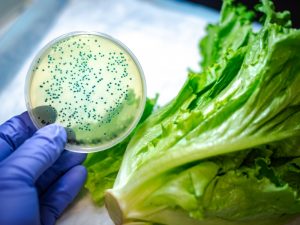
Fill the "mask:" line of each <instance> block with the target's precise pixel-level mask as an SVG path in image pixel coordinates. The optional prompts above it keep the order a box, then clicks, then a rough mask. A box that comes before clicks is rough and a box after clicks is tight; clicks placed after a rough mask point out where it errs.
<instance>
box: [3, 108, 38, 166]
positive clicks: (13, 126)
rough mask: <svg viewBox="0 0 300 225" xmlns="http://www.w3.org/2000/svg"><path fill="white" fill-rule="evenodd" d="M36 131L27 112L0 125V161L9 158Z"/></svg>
mask: <svg viewBox="0 0 300 225" xmlns="http://www.w3.org/2000/svg"><path fill="white" fill-rule="evenodd" d="M35 131H36V128H35V126H34V125H33V123H32V122H31V120H30V118H29V115H28V113H27V112H24V113H22V114H21V115H18V116H15V117H12V118H11V119H10V120H8V121H6V122H5V123H4V124H2V125H0V161H1V160H3V159H5V158H6V157H7V156H9V155H10V154H11V153H12V152H13V151H14V150H15V149H16V148H18V147H19V146H20V145H21V144H23V142H24V141H25V140H26V139H28V138H30V137H31V136H32V135H33V133H34V132H35Z"/></svg>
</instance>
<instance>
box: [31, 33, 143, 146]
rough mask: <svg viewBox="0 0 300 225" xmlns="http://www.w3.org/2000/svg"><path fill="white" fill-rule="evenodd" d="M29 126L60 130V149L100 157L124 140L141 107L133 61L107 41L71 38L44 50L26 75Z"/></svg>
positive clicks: (86, 36)
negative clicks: (64, 135) (64, 142)
mask: <svg viewBox="0 0 300 225" xmlns="http://www.w3.org/2000/svg"><path fill="white" fill-rule="evenodd" d="M25 96H26V105H27V109H28V111H29V115H30V117H31V119H32V121H33V123H34V124H35V125H36V126H37V127H38V128H40V127H43V126H46V125H48V124H51V123H57V124H60V125H62V126H64V127H65V128H66V130H67V134H68V143H67V146H66V149H68V150H71V151H78V152H94V151H101V150H105V149H108V148H110V147H112V146H113V145H115V144H117V143H119V142H120V141H122V140H123V139H124V138H125V137H127V136H128V135H129V134H130V132H131V131H132V129H133V128H134V127H135V126H136V125H137V123H138V121H139V119H140V117H141V115H142V113H143V110H144V106H145V100H146V85H145V79H144V76H143V72H142V69H141V67H140V65H139V63H138V61H137V59H136V58H135V57H134V55H133V54H132V53H131V52H130V51H129V49H128V48H126V47H125V46H124V45H123V44H122V43H120V42H119V41H117V40H115V39H113V38H112V37H110V36H107V35H104V34H100V33H93V32H73V33H70V34H66V35H63V36H61V37H58V38H57V39H55V40H53V41H52V42H50V43H49V44H47V45H46V46H45V47H44V48H43V49H42V50H41V51H40V52H39V54H38V55H37V56H36V58H35V59H34V61H33V62H32V64H31V67H30V69H29V71H28V74H27V80H26V87H25Z"/></svg>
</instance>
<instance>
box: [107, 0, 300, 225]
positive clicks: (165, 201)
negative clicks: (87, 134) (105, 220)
mask: <svg viewBox="0 0 300 225" xmlns="http://www.w3.org/2000/svg"><path fill="white" fill-rule="evenodd" d="M258 9H259V10H260V11H262V12H264V13H265V17H264V25H263V27H262V28H261V29H260V30H259V31H258V32H254V31H252V29H251V26H252V25H251V19H252V15H253V14H252V13H251V12H248V11H246V9H245V8H244V7H243V6H236V5H235V4H234V2H233V1H230V0H226V1H224V6H223V9H222V14H221V21H220V23H219V24H217V25H213V26H210V28H208V35H207V37H206V38H205V39H204V40H203V41H202V42H201V44H200V47H201V52H202V53H203V57H204V59H203V61H202V67H203V70H202V71H201V72H199V73H197V72H190V74H189V76H188V79H187V81H186V83H185V84H184V86H183V88H182V89H181V91H180V92H179V94H178V95H177V97H175V98H174V99H173V100H172V101H171V102H170V103H169V104H167V105H166V106H165V107H162V108H161V109H159V110H158V111H156V112H155V113H154V114H152V115H151V116H150V117H149V118H147V119H146V120H145V121H144V122H143V123H142V124H141V126H140V127H139V128H138V130H137V131H136V132H135V134H134V135H133V136H132V137H131V140H130V142H129V144H128V146H127V149H126V152H125V155H124V158H123V161H122V165H121V168H120V170H119V172H118V176H117V179H116V181H115V183H114V186H113V188H112V189H110V190H108V191H107V192H106V197H105V201H106V205H107V208H108V211H109V213H110V215H111V218H112V219H113V220H114V221H115V223H116V224H170V225H182V224H200V225H201V224H203V225H204V224H205V225H210V224H211V225H218V224H219V225H225V224H228V225H234V224H236V225H237V224H239V225H252V224H253V225H254V224H261V225H271V224H272V225H273V224H284V222H286V221H287V220H289V219H291V218H292V217H294V216H295V215H297V214H299V213H300V198H299V186H300V183H299V182H300V181H299V179H297V175H298V169H299V168H298V156H299V155H298V153H296V152H295V149H297V148H298V149H299V147H297V144H298V143H299V141H297V140H299V136H300V88H299V87H300V55H299V50H300V31H299V30H295V29H292V28H291V27H290V21H289V20H288V13H286V12H283V13H276V12H274V7H273V4H272V3H271V2H270V1H268V0H263V1H262V4H261V5H260V6H259V7H258Z"/></svg>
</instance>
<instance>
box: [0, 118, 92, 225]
mask: <svg viewBox="0 0 300 225" xmlns="http://www.w3.org/2000/svg"><path fill="white" fill-rule="evenodd" d="M65 143H66V132H65V130H64V128H62V127H60V126H58V125H54V124H52V125H49V126H46V127H44V128H42V129H40V130H38V131H36V129H35V127H34V125H33V124H32V123H31V120H30V118H29V116H28V114H27V113H23V114H21V115H20V116H16V117H14V118H12V119H10V120H9V121H7V122H6V123H4V124H3V125H1V126H0V225H19V224H20V225H21V224H22V225H27V224H28V225H37V224H44V225H52V224H54V223H55V222H56V219H57V218H58V217H59V216H60V215H61V214H62V212H63V211H64V209H65V208H66V207H67V206H68V205H69V204H70V202H72V200H73V199H74V198H75V196H76V195H77V193H78V192H79V191H80V189H81V187H82V185H83V184H84V182H85V179H86V169H85V168H84V167H83V166H81V165H79V164H80V163H82V162H83V160H84V159H85V157H86V155H85V154H78V153H73V152H69V151H64V146H65Z"/></svg>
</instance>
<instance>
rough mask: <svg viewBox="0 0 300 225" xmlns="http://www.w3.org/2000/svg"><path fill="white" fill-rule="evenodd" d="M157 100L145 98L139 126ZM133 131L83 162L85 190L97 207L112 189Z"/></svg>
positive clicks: (91, 154) (90, 155)
mask: <svg viewBox="0 0 300 225" xmlns="http://www.w3.org/2000/svg"><path fill="white" fill-rule="evenodd" d="M157 98H158V96H156V97H155V98H153V99H149V98H147V100H146V105H145V109H144V113H143V115H142V118H141V119H140V121H139V124H140V123H142V122H143V121H144V120H145V119H146V118H147V117H149V116H150V114H151V113H152V111H153V109H154V107H155V105H156V102H157ZM136 129H137V128H136ZM136 129H135V130H136ZM135 130H133V131H132V133H131V134H130V135H129V137H127V138H126V139H125V140H123V141H122V142H121V143H119V144H118V145H116V146H114V147H111V148H110V149H108V150H107V151H101V152H95V153H90V154H88V156H87V159H86V160H85V161H84V165H85V167H86V168H87V170H88V179H87V181H86V183H85V188H87V189H88V190H89V192H90V194H91V197H92V199H93V201H94V202H95V203H96V204H97V205H99V206H101V205H103V200H104V193H105V190H106V189H109V188H112V187H113V184H114V182H115V179H116V177H117V174H118V171H119V169H120V166H121V162H122V158H123V155H124V153H125V149H126V147H127V145H128V142H129V140H130V137H131V136H132V135H133V134H134V132H135Z"/></svg>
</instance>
